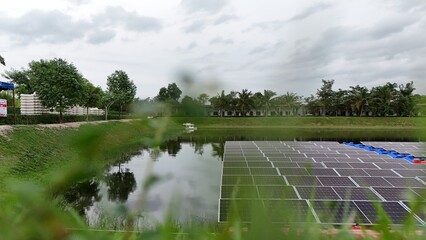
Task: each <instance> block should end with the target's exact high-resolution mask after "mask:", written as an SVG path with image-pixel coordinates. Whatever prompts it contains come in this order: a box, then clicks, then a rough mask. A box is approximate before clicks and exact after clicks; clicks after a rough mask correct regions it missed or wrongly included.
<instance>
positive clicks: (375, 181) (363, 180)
mask: <svg viewBox="0 0 426 240" xmlns="http://www.w3.org/2000/svg"><path fill="white" fill-rule="evenodd" d="M352 179H353V180H354V181H355V182H356V183H357V184H358V185H359V186H361V187H392V185H391V184H390V183H389V182H387V181H386V180H385V179H384V178H382V177H352Z"/></svg>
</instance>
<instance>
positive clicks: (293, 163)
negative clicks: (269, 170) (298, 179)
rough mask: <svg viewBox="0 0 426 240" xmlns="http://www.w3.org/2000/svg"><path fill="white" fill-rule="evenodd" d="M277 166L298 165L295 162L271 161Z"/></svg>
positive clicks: (295, 166)
mask: <svg viewBox="0 0 426 240" xmlns="http://www.w3.org/2000/svg"><path fill="white" fill-rule="evenodd" d="M273 164H274V167H277V168H298V167H299V165H298V164H297V163H295V162H273Z"/></svg>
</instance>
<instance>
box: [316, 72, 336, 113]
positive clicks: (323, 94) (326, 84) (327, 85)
mask: <svg viewBox="0 0 426 240" xmlns="http://www.w3.org/2000/svg"><path fill="white" fill-rule="evenodd" d="M333 84H334V80H324V79H323V80H322V86H321V88H320V89H318V90H317V96H318V101H319V103H320V104H321V105H322V115H323V116H325V115H326V114H328V112H329V111H330V108H331V105H332V102H333V95H334V91H333V89H332V88H333Z"/></svg>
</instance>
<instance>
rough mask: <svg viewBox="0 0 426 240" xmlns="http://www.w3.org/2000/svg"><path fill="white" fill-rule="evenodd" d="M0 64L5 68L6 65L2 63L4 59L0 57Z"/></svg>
mask: <svg viewBox="0 0 426 240" xmlns="http://www.w3.org/2000/svg"><path fill="white" fill-rule="evenodd" d="M0 64H2V65H3V66H6V63H5V62H4V58H3V57H2V56H1V55H0Z"/></svg>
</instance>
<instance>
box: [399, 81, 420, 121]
mask: <svg viewBox="0 0 426 240" xmlns="http://www.w3.org/2000/svg"><path fill="white" fill-rule="evenodd" d="M414 90H415V88H414V85H413V82H409V83H407V84H405V85H403V84H401V85H399V91H398V93H397V95H396V99H395V104H394V105H395V112H396V114H397V115H398V116H402V117H408V116H413V115H414V108H415V106H416V102H415V98H414V95H413V92H414Z"/></svg>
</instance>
